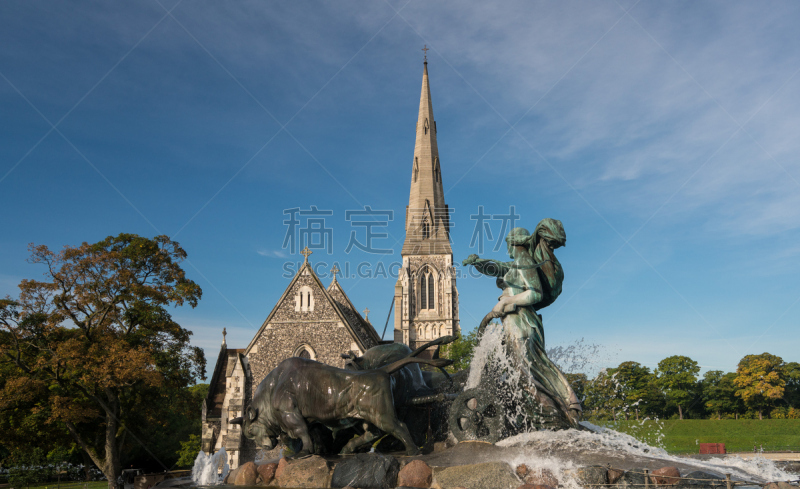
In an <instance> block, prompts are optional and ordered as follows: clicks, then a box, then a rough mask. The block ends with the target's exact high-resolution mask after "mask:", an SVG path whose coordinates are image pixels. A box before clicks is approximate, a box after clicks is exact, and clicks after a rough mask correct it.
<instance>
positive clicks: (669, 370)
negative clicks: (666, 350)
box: [656, 355, 700, 419]
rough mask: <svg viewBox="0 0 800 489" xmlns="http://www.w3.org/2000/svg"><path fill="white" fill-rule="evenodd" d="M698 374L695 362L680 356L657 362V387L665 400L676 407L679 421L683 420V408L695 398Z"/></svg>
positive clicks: (698, 368)
mask: <svg viewBox="0 0 800 489" xmlns="http://www.w3.org/2000/svg"><path fill="white" fill-rule="evenodd" d="M699 372H700V366H699V365H697V362H695V361H694V360H692V359H691V358H689V357H685V356H681V355H673V356H671V357H667V358H665V359H663V360H661V361H660V362H658V368H657V369H656V376H657V378H658V380H657V382H658V385H659V387H661V389H662V390H663V391H664V394H665V395H666V396H667V399H669V400H670V401H671V402H673V403H674V404H675V405H676V406H678V416H679V418H680V419H683V408H684V407H685V406H686V405H687V404H688V403H689V402H690V401H691V400H692V398H693V397H694V396H695V390H696V387H697V374H698V373H699Z"/></svg>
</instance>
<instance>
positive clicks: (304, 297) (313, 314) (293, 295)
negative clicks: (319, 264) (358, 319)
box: [269, 271, 339, 323]
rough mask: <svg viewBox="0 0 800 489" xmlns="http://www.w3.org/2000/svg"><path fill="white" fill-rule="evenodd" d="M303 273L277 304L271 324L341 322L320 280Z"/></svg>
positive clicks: (306, 272) (305, 272)
mask: <svg viewBox="0 0 800 489" xmlns="http://www.w3.org/2000/svg"><path fill="white" fill-rule="evenodd" d="M315 279H316V277H315V276H313V275H312V274H311V272H308V271H303V272H301V273H300V274H299V276H298V277H297V279H296V280H295V281H294V282H293V283H292V284H291V285H290V286H289V288H288V289H286V292H285V293H284V296H283V297H281V301H280V302H279V303H278V304H276V306H275V311H274V314H272V315H271V316H272V317H271V318H270V319H269V322H270V323H274V322H278V321H339V314H338V312H337V311H336V306H335V304H333V303H332V302H331V301H330V300H329V298H328V295H327V294H326V293H325V289H324V288H323V287H322V284H321V283H320V282H319V280H315Z"/></svg>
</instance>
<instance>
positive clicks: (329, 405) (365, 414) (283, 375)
mask: <svg viewBox="0 0 800 489" xmlns="http://www.w3.org/2000/svg"><path fill="white" fill-rule="evenodd" d="M414 363H425V364H428V365H432V366H434V367H438V368H441V367H445V366H447V365H450V364H451V363H452V360H446V359H435V360H425V359H421V358H413V357H406V358H403V359H401V360H398V361H395V362H392V363H390V364H388V365H385V366H383V367H381V368H377V369H370V370H361V371H352V370H343V369H340V368H336V367H332V366H330V365H325V364H322V363H319V362H315V361H313V360H306V359H303V358H299V357H293V358H288V359H286V360H284V361H282V362H281V363H280V364H279V365H278V366H277V367H275V369H274V370H273V371H272V372H270V373H269V374H268V375H267V376H266V377H265V378H264V380H262V381H261V383H260V384H259V385H258V388H257V389H256V392H255V395H254V396H253V402H252V403H251V404H250V406H248V407H247V409H246V410H245V416H244V417H243V418H236V419H233V420H231V423H233V424H241V425H242V433H243V434H244V436H245V437H247V438H249V439H251V440H254V441H255V442H256V445H259V446H261V447H263V448H266V449H272V448H273V447H275V445H276V444H277V439H278V437H279V436H280V435H281V434H282V433H286V434H287V435H288V436H290V437H291V438H296V439H299V440H301V441H302V443H303V448H302V450H301V451H300V452H299V453H297V455H296V456H298V457H300V456H304V455H307V454H310V453H311V452H312V450H313V443H312V441H311V437H310V435H309V430H308V423H315V422H317V423H321V424H323V425H325V426H327V427H328V428H330V429H332V430H337V429H340V428H344V427H347V426H352V425H353V424H355V422H356V420H358V419H360V420H363V421H364V422H365V428H366V430H365V432H364V434H362V435H360V436H357V437H355V438H353V439H352V440H350V441H349V442H348V443H347V445H345V447H344V448H343V449H342V452H341V453H352V452H353V451H355V450H356V449H357V448H359V447H361V446H363V445H365V444H368V443H370V442H372V441H373V440H375V439H377V438H378V436H379V434H378V433H375V432H374V431H373V430H370V429H369V427H370V425H371V426H374V427H376V428H378V429H379V430H381V431H384V432H386V433H388V434H390V435H392V436H394V437H395V438H397V439H398V440H400V441H401V442H402V443H403V445H404V446H405V449H406V453H407V454H409V455H416V454H418V453H419V449H418V448H417V446H416V445H415V444H414V441H413V440H412V438H411V434H410V433H409V431H408V428H407V427H406V425H405V423H403V422H402V421H400V420H398V419H397V413H396V411H395V406H394V399H393V395H392V382H391V374H392V373H393V372H396V371H397V370H399V369H401V368H403V367H404V366H406V365H409V364H414Z"/></svg>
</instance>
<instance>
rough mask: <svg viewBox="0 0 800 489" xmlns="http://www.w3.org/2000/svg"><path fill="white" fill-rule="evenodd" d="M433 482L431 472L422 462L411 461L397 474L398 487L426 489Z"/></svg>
mask: <svg viewBox="0 0 800 489" xmlns="http://www.w3.org/2000/svg"><path fill="white" fill-rule="evenodd" d="M432 481H433V471H432V470H431V468H430V467H429V466H428V464H426V463H425V462H423V461H422V460H412V461H411V462H409V463H407V464H406V465H404V466H403V468H402V469H400V473H398V474H397V486H398V487H418V488H421V489H428V488H429V487H431V482H432Z"/></svg>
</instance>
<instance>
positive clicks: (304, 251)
mask: <svg viewBox="0 0 800 489" xmlns="http://www.w3.org/2000/svg"><path fill="white" fill-rule="evenodd" d="M311 253H313V251H311V250H309V249H308V246H306V247H305V248H303V251H301V252H300V254H301V255H303V256H304V257H305V259H306V260H305V261H304V262H303V263H308V255H310V254H311Z"/></svg>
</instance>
